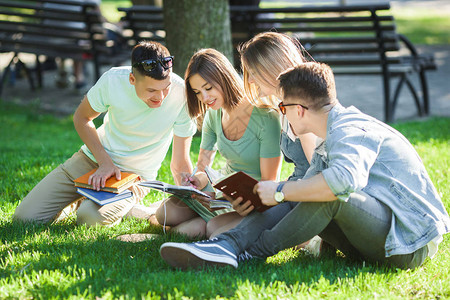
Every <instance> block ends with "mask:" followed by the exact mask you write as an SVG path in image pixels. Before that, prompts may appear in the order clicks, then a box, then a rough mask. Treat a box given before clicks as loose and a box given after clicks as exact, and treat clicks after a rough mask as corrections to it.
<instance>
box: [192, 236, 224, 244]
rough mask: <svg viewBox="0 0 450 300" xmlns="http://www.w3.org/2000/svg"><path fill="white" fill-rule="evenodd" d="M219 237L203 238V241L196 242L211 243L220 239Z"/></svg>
mask: <svg viewBox="0 0 450 300" xmlns="http://www.w3.org/2000/svg"><path fill="white" fill-rule="evenodd" d="M218 240H219V239H218V238H216V237H213V238H212V239H209V240H201V241H198V242H195V243H196V244H205V243H210V242H214V241H218Z"/></svg>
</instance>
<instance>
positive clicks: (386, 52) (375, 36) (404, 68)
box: [230, 4, 436, 122]
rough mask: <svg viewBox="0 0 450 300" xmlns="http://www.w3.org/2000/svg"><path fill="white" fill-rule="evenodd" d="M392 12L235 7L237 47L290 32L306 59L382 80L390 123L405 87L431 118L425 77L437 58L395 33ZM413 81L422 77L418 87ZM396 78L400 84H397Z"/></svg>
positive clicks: (381, 8) (375, 7) (380, 8)
mask: <svg viewBox="0 0 450 300" xmlns="http://www.w3.org/2000/svg"><path fill="white" fill-rule="evenodd" d="M389 9H390V5H389V4H367V5H348V6H341V5H335V6H301V7H286V8H259V7H255V6H232V7H231V8H230V15H231V24H232V33H233V44H234V46H237V45H238V44H240V43H242V42H244V41H247V40H248V39H250V38H251V37H253V36H255V35H256V34H258V33H260V32H265V31H277V32H283V33H286V34H288V35H290V36H292V37H294V38H296V39H298V40H299V41H300V42H301V44H302V45H303V48H304V49H302V50H303V52H304V54H305V57H306V59H308V60H315V61H318V62H324V63H327V64H328V65H330V66H331V67H332V69H333V72H334V74H335V75H381V76H382V80H383V87H384V118H385V120H386V121H388V122H391V121H392V120H393V119H394V113H395V107H396V104H397V101H398V97H399V95H400V91H401V90H402V88H403V86H404V85H405V84H406V86H407V87H408V89H409V90H410V92H411V94H412V96H413V98H414V101H415V104H416V106H417V111H418V114H419V115H420V116H422V115H428V114H429V94H428V85H427V80H426V76H425V72H426V71H427V70H432V69H436V64H435V62H434V57H433V56H432V55H420V54H419V53H418V51H417V50H416V48H415V47H414V45H413V44H412V43H411V42H410V41H409V40H408V39H407V38H406V37H405V36H403V35H401V34H398V33H397V32H396V27H395V20H394V17H393V16H392V15H390V14H389ZM234 48H236V47H234ZM235 62H237V63H239V60H236V59H235ZM413 76H418V78H419V86H418V87H416V86H415V84H414V82H415V81H414V78H413ZM394 78H397V83H394V82H393V80H394ZM392 87H394V88H392Z"/></svg>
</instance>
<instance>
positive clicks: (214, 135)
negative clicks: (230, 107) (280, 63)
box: [200, 107, 281, 180]
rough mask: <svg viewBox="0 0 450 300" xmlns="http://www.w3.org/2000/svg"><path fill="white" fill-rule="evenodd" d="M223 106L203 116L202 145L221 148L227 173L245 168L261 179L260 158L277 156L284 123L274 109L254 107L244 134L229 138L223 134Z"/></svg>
mask: <svg viewBox="0 0 450 300" xmlns="http://www.w3.org/2000/svg"><path fill="white" fill-rule="evenodd" d="M221 116H222V109H219V110H212V109H210V110H208V111H207V112H206V115H205V118H204V120H203V126H202V141H201V144H200V148H202V149H205V150H209V151H212V150H218V151H219V153H220V154H221V155H222V156H223V157H224V158H225V159H226V166H225V168H224V170H222V172H223V173H225V174H230V173H233V172H238V171H243V172H245V173H247V174H248V175H250V176H252V177H253V178H255V179H256V180H260V179H261V168H260V158H271V157H278V156H280V155H281V151H280V134H281V125H280V119H279V115H278V113H277V112H276V111H275V110H272V109H266V108H258V107H253V110H252V113H251V117H250V121H249V122H248V125H247V129H246V130H245V133H244V135H243V136H242V137H241V138H240V139H239V140H237V141H230V140H229V139H227V138H226V137H225V135H224V134H223V128H222V118H221Z"/></svg>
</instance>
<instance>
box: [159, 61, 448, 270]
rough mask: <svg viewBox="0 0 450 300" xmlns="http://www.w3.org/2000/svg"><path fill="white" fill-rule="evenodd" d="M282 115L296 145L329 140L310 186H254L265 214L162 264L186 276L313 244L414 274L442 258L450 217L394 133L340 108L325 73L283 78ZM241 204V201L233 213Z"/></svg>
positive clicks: (305, 69)
mask: <svg viewBox="0 0 450 300" xmlns="http://www.w3.org/2000/svg"><path fill="white" fill-rule="evenodd" d="M278 80H279V88H280V91H281V95H282V98H283V99H284V101H283V103H281V104H280V110H281V112H282V113H283V114H285V115H286V117H287V118H288V120H289V123H290V124H291V126H292V129H293V131H294V133H295V134H296V135H300V134H305V133H308V132H312V133H314V134H315V135H317V136H318V137H321V138H322V139H323V142H322V144H321V145H319V146H318V147H317V148H316V150H315V153H314V156H313V159H312V161H311V166H310V168H309V169H308V171H307V173H306V175H305V176H304V178H303V179H301V180H298V181H289V182H283V183H278V182H273V181H262V182H259V183H258V184H256V185H255V187H254V192H255V193H258V195H259V196H260V198H261V200H262V202H263V203H264V204H265V205H269V206H273V207H272V208H271V209H269V210H267V211H265V212H264V213H259V212H252V213H251V214H249V215H248V216H247V217H245V218H244V220H243V221H242V222H241V223H240V224H239V225H238V226H237V227H235V228H234V229H232V230H230V231H228V232H226V233H223V234H221V235H218V236H217V237H216V238H215V239H212V240H207V241H201V242H197V243H190V244H185V243H165V244H163V245H162V246H161V250H160V251H161V256H162V257H163V258H164V259H165V260H166V261H167V262H168V263H169V264H170V265H172V266H174V267H179V268H188V267H201V266H203V265H217V266H227V265H231V266H234V267H237V266H238V261H240V260H245V259H249V258H252V257H259V258H266V257H268V256H271V255H274V254H276V253H277V252H278V251H280V250H283V249H286V248H289V247H293V246H295V245H298V244H300V243H303V242H305V241H307V240H309V239H310V238H312V237H313V236H315V235H319V236H320V237H321V238H322V239H323V240H324V241H326V242H328V243H329V244H331V245H332V246H334V247H336V248H337V249H339V250H341V251H342V252H343V253H344V254H345V255H346V256H352V257H356V258H359V259H363V260H368V261H374V262H378V263H388V264H391V265H393V266H395V267H398V268H415V267H418V266H420V265H421V264H422V263H423V262H424V260H425V259H426V257H428V256H429V257H433V255H434V254H435V253H436V252H437V248H438V245H439V243H440V242H441V241H442V237H443V235H444V234H445V233H448V232H449V230H450V220H449V216H448V213H447V212H446V210H445V207H444V205H443V203H442V201H441V199H440V197H439V194H438V192H437V191H436V189H435V187H434V186H433V183H432V182H431V180H430V178H429V176H428V174H427V171H426V170H425V167H424V165H423V163H422V161H421V160H420V157H419V156H418V154H417V153H416V151H415V150H414V148H413V147H412V145H411V144H410V143H409V142H408V141H407V140H406V138H405V137H403V136H402V135H401V134H400V133H399V132H397V131H396V130H395V129H393V128H391V127H389V126H388V125H386V124H384V123H382V122H380V121H378V120H376V119H374V118H372V117H370V116H367V115H365V114H363V113H361V112H360V111H359V110H357V109H356V108H354V107H349V108H344V107H343V106H342V105H340V104H339V102H338V100H337V98H336V89H335V82H334V76H333V73H332V71H331V69H330V67H328V66H327V65H325V64H320V63H316V62H308V63H304V64H301V65H299V66H297V67H295V68H292V69H289V70H287V71H286V72H284V73H282V74H281V75H280V76H279V78H278ZM242 200H243V199H241V198H238V199H236V201H234V200H233V199H231V198H230V201H232V202H234V204H235V205H234V206H236V209H238V206H237V205H236V204H237V203H240V202H241V201H242Z"/></svg>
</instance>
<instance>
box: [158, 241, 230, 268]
mask: <svg viewBox="0 0 450 300" xmlns="http://www.w3.org/2000/svg"><path fill="white" fill-rule="evenodd" d="M159 252H160V253H161V257H162V258H163V259H164V260H165V261H166V262H167V263H168V264H169V265H171V266H172V267H175V268H180V269H183V270H185V269H188V268H194V269H199V268H202V267H203V266H206V265H210V266H219V267H223V266H233V267H235V268H237V266H238V261H237V256H236V254H235V251H234V249H233V248H232V247H231V245H230V244H229V243H228V242H226V241H225V240H222V239H218V238H213V239H210V240H205V241H200V242H195V243H189V244H187V243H164V244H162V246H161V248H160V249H159Z"/></svg>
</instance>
